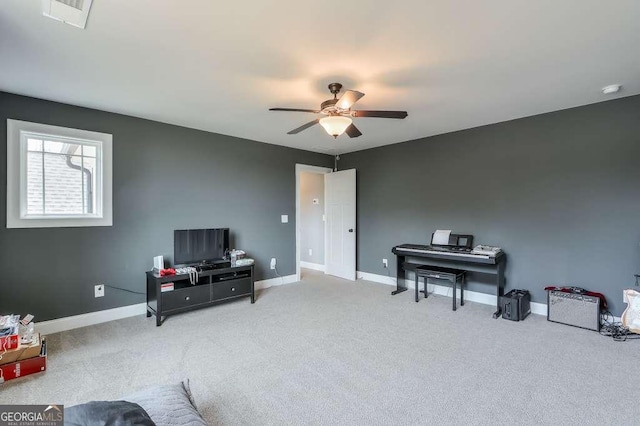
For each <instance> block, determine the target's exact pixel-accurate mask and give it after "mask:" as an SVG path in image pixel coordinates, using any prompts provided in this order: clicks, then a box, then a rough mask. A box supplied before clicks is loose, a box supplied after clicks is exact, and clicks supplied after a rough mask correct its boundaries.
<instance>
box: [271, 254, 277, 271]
mask: <svg viewBox="0 0 640 426" xmlns="http://www.w3.org/2000/svg"><path fill="white" fill-rule="evenodd" d="M271 269H276V258H275V257H272V258H271Z"/></svg>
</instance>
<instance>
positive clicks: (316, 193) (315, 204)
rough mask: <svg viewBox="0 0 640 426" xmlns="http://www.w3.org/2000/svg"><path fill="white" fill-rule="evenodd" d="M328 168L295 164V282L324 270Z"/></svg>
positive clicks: (329, 171)
mask: <svg viewBox="0 0 640 426" xmlns="http://www.w3.org/2000/svg"><path fill="white" fill-rule="evenodd" d="M331 172H332V169H330V168H327V167H317V166H308V165H305V164H296V280H297V281H300V279H301V278H302V277H304V274H305V273H323V272H324V269H325V266H324V264H325V211H324V209H325V202H324V197H325V195H324V175H325V174H327V173H331Z"/></svg>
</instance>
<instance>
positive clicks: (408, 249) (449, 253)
mask: <svg viewBox="0 0 640 426" xmlns="http://www.w3.org/2000/svg"><path fill="white" fill-rule="evenodd" d="M396 250H397V251H402V252H409V253H424V254H445V255H447V256H460V257H470V258H473V259H491V256H489V255H488V254H473V253H459V252H454V251H448V250H430V249H426V248H416V247H396Z"/></svg>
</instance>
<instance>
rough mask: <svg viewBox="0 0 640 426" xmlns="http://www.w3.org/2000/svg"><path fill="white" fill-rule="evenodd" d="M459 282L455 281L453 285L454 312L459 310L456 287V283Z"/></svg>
mask: <svg viewBox="0 0 640 426" xmlns="http://www.w3.org/2000/svg"><path fill="white" fill-rule="evenodd" d="M457 282H458V281H457V280H453V283H452V284H453V310H454V311H455V310H456V309H457V308H456V304H457V303H456V287H457V285H456V283H457Z"/></svg>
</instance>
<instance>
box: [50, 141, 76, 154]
mask: <svg viewBox="0 0 640 426" xmlns="http://www.w3.org/2000/svg"><path fill="white" fill-rule="evenodd" d="M44 150H45V151H46V152H51V153H56V154H67V155H80V145H79V144H71V143H63V142H54V141H44Z"/></svg>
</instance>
